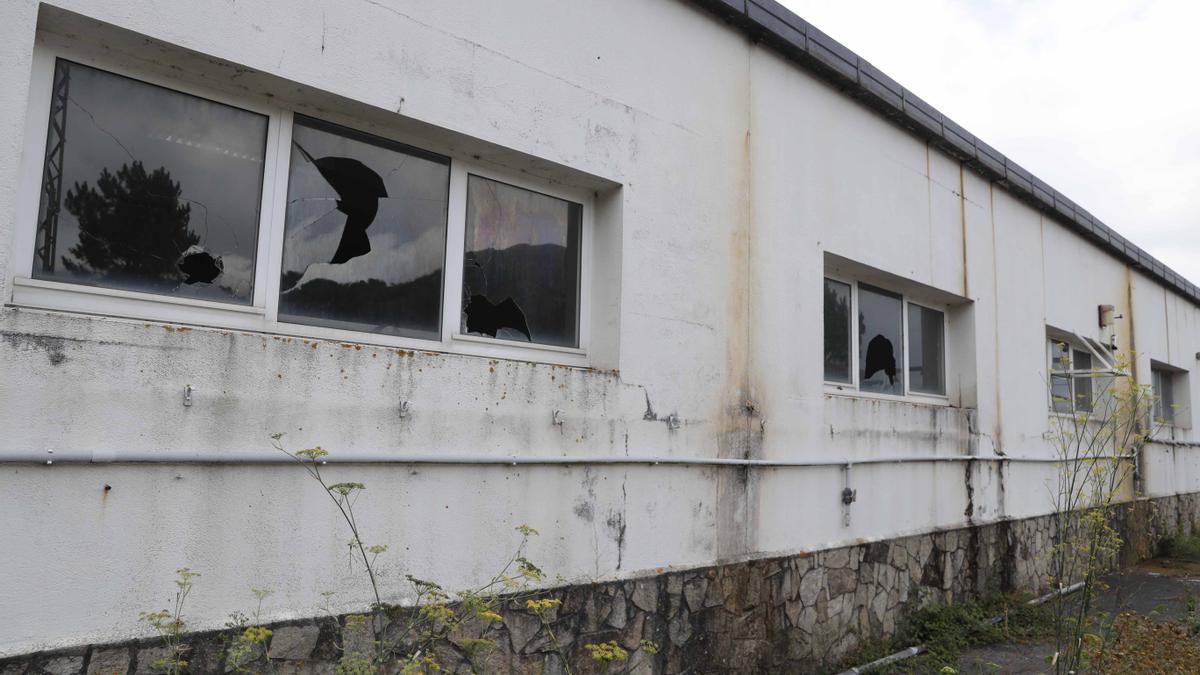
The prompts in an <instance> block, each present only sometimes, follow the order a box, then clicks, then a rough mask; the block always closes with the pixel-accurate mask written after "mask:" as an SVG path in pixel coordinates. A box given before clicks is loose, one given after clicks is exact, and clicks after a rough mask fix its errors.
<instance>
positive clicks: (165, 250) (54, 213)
mask: <svg viewBox="0 0 1200 675" xmlns="http://www.w3.org/2000/svg"><path fill="white" fill-rule="evenodd" d="M52 87H53V88H52V95H51V103H50V120H49V132H48V135H47V143H46V157H45V165H44V169H43V175H42V191H41V205H40V208H39V213H38V226H37V237H36V249H35V255H34V265H33V276H34V277H36V278H38V279H46V280H52V281H65V282H70V283H77V284H86V285H91V286H104V287H107V288H116V289H124V290H132V291H142V292H148V293H159V294H166V295H173V296H180V297H189V298H197V299H203V300H215V301H221V302H232V303H239V304H250V302H251V300H252V296H253V289H254V264H255V252H256V250H257V243H258V228H259V206H260V203H261V191H262V182H263V166H264V162H263V158H264V154H265V152H266V139H267V118H266V117H265V116H263V115H259V114H257V113H252V112H249V111H246V110H242V109H239V108H234V107H231V106H228V105H224V104H221V103H216V102H214V101H210V100H207V99H203V98H199V97H196V96H191V95H188V94H183V93H179V92H176V91H172V90H169V89H164V88H162V87H158V86H154V85H150V84H146V83H144V82H140V81H137V80H133V79H130V78H127V77H122V76H120V75H114V74H112V73H108V72H105V71H102V70H97V69H95V68H90V67H88V66H83V65H80V64H77V63H72V62H70V61H66V60H62V59H59V60H58V61H57V62H56V64H55V70H54V80H53V85H52Z"/></svg>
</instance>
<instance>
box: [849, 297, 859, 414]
mask: <svg viewBox="0 0 1200 675" xmlns="http://www.w3.org/2000/svg"><path fill="white" fill-rule="evenodd" d="M858 325H859V320H858V279H855V280H854V281H852V282H851V287H850V382H851V383H852V384H853V385H854V389H855V391H857V390H858V389H859V382H858V380H859V372H858V371H859V368H858V340H859V335H858V333H859V331H858Z"/></svg>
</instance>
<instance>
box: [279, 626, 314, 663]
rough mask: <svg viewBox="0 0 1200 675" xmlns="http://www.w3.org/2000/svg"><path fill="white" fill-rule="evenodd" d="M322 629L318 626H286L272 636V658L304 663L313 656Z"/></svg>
mask: <svg viewBox="0 0 1200 675" xmlns="http://www.w3.org/2000/svg"><path fill="white" fill-rule="evenodd" d="M320 634H321V629H320V628H319V627H317V626H284V627H282V628H278V629H276V630H275V634H274V635H273V636H271V658H273V659H287V660H289V661H303V660H305V659H307V658H308V657H310V656H312V653H313V649H315V648H316V646H317V637H318V636H319V635H320Z"/></svg>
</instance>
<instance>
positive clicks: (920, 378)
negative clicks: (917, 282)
mask: <svg viewBox="0 0 1200 675" xmlns="http://www.w3.org/2000/svg"><path fill="white" fill-rule="evenodd" d="M943 320H944V318H943V315H942V313H941V312H939V311H937V310H936V309H929V308H928V307H922V306H920V305H913V304H910V305H909V306H908V389H909V391H919V392H921V393H923V394H945V393H946V374H945V372H944V371H943V366H944V364H945V362H946V357H945V352H944V345H943V344H942V343H943V336H944V332H943V328H942V322H943Z"/></svg>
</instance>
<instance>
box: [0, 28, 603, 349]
mask: <svg viewBox="0 0 1200 675" xmlns="http://www.w3.org/2000/svg"><path fill="white" fill-rule="evenodd" d="M58 59H64V60H67V61H70V62H73V63H77V64H79V65H81V66H86V67H90V68H95V69H98V70H102V71H105V72H108V73H112V74H114V75H118V76H122V77H127V78H131V79H134V80H137V81H139V82H143V83H146V84H148V85H152V86H157V87H162V88H164V89H167V90H170V91H175V92H179V93H182V94H187V95H191V96H196V97H199V98H203V99H207V100H210V101H214V102H216V103H221V104H224V105H228V106H232V107H234V108H238V109H242V110H247V111H249V112H253V113H257V114H260V115H264V116H265V117H266V118H267V140H266V151H265V154H264V165H263V183H262V186H261V191H260V195H261V196H260V199H261V203H260V208H259V223H258V232H257V235H258V242H257V246H256V248H255V261H254V290H253V293H252V296H251V302H250V304H249V305H234V304H226V303H222V302H216V301H211V300H197V299H193V298H181V297H173V296H168V295H160V294H154V293H148V292H142V291H130V290H123V289H115V288H105V287H102V286H85V285H82V284H73V283H70V282H66V281H49V280H43V279H35V278H34V277H33V270H34V265H35V264H36V250H35V248H36V238H37V225H38V223H37V221H38V210H39V206H40V196H41V188H42V180H43V173H44V170H45V152H46V145H47V127H48V125H49V117H50V107H51V96H52V89H53V81H54V69H55V64H56V62H57V60H58ZM26 112H27V117H26V123H25V138H24V139H23V143H22V148H23V155H22V158H21V161H20V168H21V177H20V179H19V180H18V184H17V194H16V207H17V208H16V218H15V222H14V232H13V238H12V243H13V248H12V253H11V255H12V264H10V265H9V267H8V272H7V275H6V276H7V279H6V281H7V286H6V288H7V289H8V290H7V292H6V293H5V297H3V298H0V300H2V301H3V302H4V304H5V305H10V306H16V307H24V308H30V309H38V310H47V311H52V312H68V313H73V314H90V315H97V316H103V317H106V318H115V319H125V320H140V321H154V322H164V323H177V324H185V325H189V326H197V327H210V328H218V329H235V330H242V331H252V332H256V333H264V334H271V335H280V336H290V337H306V338H315V339H322V340H331V341H341V342H352V343H355V344H364V345H374V346H380V347H392V348H407V349H414V350H424V351H435V352H444V353H452V354H464V355H471V356H483V357H489V358H504V359H513V360H523V361H532V362H541V363H551V364H555V365H568V366H589V365H590V358H589V353H588V343H589V338H590V331H591V312H592V309H593V304H592V286H591V282H592V272H593V271H592V255H593V254H594V251H595V248H594V243H593V240H594V213H595V195H594V194H593V193H592V192H591V191H588V190H585V189H582V188H575V187H571V186H566V185H563V184H561V183H557V182H554V181H551V180H542V179H539V178H535V177H532V176H530V175H529V174H527V173H526V172H524V171H522V170H520V169H510V168H508V167H505V166H501V165H493V164H489V163H485V162H482V161H479V160H478V159H474V158H472V156H470V155H468V154H466V153H467V152H469V149H467V150H461V149H460V150H456V151H454V152H446V151H445V150H444V149H442V150H440V151H439V149H438V147H437V146H438V144H437V143H430V144H429V145H430V146H433V147H425V146H422V145H420V144H419V142H420V141H419V139H418V142H417V143H414V142H413V139H412V138H409V137H404V135H403V134H400V133H389V130H388V129H380V128H364V127H365V126H366V125H363V124H356V123H355V122H354V120H352V119H347V117H348V116H344V115H339V114H337V113H336V111H335V112H332V113H329V114H314V111H309V110H303V111H302V110H294V109H293V108H291V107H285V106H281V105H272V104H271V103H270V102H269V101H268V100H266V99H264V98H262V97H256V96H253V95H247V96H244V97H243V96H238V95H234V94H229V93H226V92H223V91H221V90H219V89H217V88H215V87H205V86H201V85H198V84H196V83H194V82H191V81H187V80H180V79H174V78H171V77H167V76H165V75H161V74H159V73H156V72H152V71H149V70H143V69H140V68H137V67H130V66H128V65H126V64H125V63H123V62H122V60H119V59H117V58H110V57H107V56H106V57H105V58H97V57H95V56H93V55H90V54H87V53H84V52H83V51H82V50H76V49H70V48H64V47H62V46H57V45H49V44H47V43H46V42H45V41H44V40H43V39H42V37H41V36H39V37H38V39H37V40H36V41H35V45H34V50H33V58H32V63H31V72H30V89H29V100H28V104H27V107H26ZM296 115H302V116H304V117H308V118H310V119H314V120H317V121H318V122H320V123H325V124H329V125H332V126H335V127H344V128H346V129H348V130H349V131H350V132H353V133H360V134H365V135H366V136H369V137H375V138H378V139H382V140H383V141H384V142H387V143H395V144H398V145H401V146H405V147H411V148H413V149H414V150H415V151H417V152H424V153H428V154H432V155H437V156H439V157H444V158H446V159H447V160H448V162H449V169H450V171H449V174H450V175H449V186H448V187H449V190H448V204H447V209H446V215H447V218H446V242H445V244H446V245H445V249H444V257H443V261H442V265H443V267H442V270H443V278H442V291H441V297H440V298H439V300H440V307H441V330H440V335H439V339H437V340H432V339H424V338H417V337H406V336H396V335H389V334H384V333H370V332H365V331H356V330H348V329H340V328H329V327H325V326H314V325H308V324H302V323H292V322H287V321H280V320H279V287H280V274H281V271H282V265H283V257H282V251H283V243H284V242H283V237H284V228H285V225H286V212H287V188H288V180H289V175H288V174H289V158H290V153H291V152H292V150H291V138H292V129H293V124H294V119H295V116H296ZM68 142H69V141H68ZM471 174H474V175H478V176H481V177H484V178H489V179H492V180H497V181H501V182H504V183H507V184H510V185H513V186H515V187H518V188H521V189H525V190H530V191H533V192H537V193H540V194H544V195H548V196H551V197H554V198H557V199H562V200H566V201H570V202H574V203H576V204H579V205H580V206H581V219H580V226H581V228H582V232H581V236H580V253H579V255H580V260H579V280H578V288H577V292H578V294H579V302H578V313H579V314H578V317H577V321H576V330H577V331H578V346H577V347H559V346H555V345H540V344H537V343H525V342H515V341H512V340H504V339H498V338H491V337H487V336H474V335H460V334H458V333H459V327H460V317H461V313H462V307H461V304H462V303H461V293H462V272H463V270H462V266H463V255H464V246H465V229H466V188H467V176H468V175H471Z"/></svg>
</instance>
